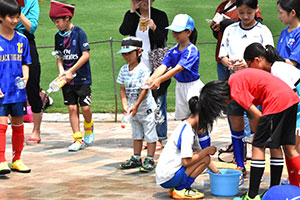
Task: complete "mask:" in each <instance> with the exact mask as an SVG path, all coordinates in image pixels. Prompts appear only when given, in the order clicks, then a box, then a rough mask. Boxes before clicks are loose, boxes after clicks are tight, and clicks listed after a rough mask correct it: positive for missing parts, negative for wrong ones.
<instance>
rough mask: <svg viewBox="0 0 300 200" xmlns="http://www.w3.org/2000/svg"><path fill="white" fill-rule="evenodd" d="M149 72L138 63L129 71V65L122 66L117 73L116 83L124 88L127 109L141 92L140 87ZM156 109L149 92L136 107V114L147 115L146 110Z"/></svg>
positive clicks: (142, 64) (143, 65)
mask: <svg viewBox="0 0 300 200" xmlns="http://www.w3.org/2000/svg"><path fill="white" fill-rule="evenodd" d="M149 76H150V71H149V69H148V67H147V66H146V65H145V64H144V63H142V62H140V63H139V64H138V65H137V66H136V67H135V68H134V69H133V70H131V71H129V65H128V64H126V65H124V66H123V67H122V68H121V69H120V72H119V76H118V79H117V82H118V83H119V84H122V85H124V86H125V93H126V98H127V102H128V107H132V106H133V105H134V104H135V103H136V101H137V100H138V98H139V95H140V93H141V91H142V87H141V86H142V85H143V84H144V83H145V81H146V80H147V79H148V78H149ZM155 108H156V103H155V101H154V98H153V96H152V93H151V91H150V90H148V93H147V95H146V96H145V98H144V99H143V101H142V102H141V104H140V105H139V107H138V111H137V114H143V113H144V114H145V115H146V114H147V113H146V111H147V110H148V109H152V111H153V110H154V109H155Z"/></svg>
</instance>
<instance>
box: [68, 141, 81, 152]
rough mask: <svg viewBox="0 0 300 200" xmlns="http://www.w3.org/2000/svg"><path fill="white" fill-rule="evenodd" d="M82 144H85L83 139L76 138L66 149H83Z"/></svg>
mask: <svg viewBox="0 0 300 200" xmlns="http://www.w3.org/2000/svg"><path fill="white" fill-rule="evenodd" d="M84 146H85V145H84V141H83V140H79V139H77V140H75V141H74V142H73V144H71V145H70V146H69V148H68V150H69V151H78V150H80V149H83V148H84Z"/></svg>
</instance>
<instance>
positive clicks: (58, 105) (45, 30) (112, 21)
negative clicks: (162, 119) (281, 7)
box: [35, 0, 284, 112]
mask: <svg viewBox="0 0 300 200" xmlns="http://www.w3.org/2000/svg"><path fill="white" fill-rule="evenodd" d="M65 2H67V3H72V4H75V5H76V9H75V15H74V18H73V19H72V20H73V23H74V24H75V25H78V26H80V27H81V28H83V30H84V31H85V32H86V34H87V36H88V41H89V42H93V41H100V40H109V38H110V37H112V38H113V39H114V40H122V38H124V37H123V36H122V35H121V34H120V33H119V26H120V24H121V23H122V20H123V16H124V14H125V12H126V11H127V10H128V9H129V8H130V0H67V1H65ZM220 2H221V0H211V1H204V0H184V1H182V0H156V1H155V2H154V4H153V7H155V8H158V9H161V10H163V11H165V12H166V13H167V15H168V18H169V22H170V23H171V22H172V19H173V17H174V16H175V15H176V14H179V13H187V14H189V15H191V16H192V17H193V18H194V20H195V23H196V28H197V30H198V42H216V40H215V39H214V38H213V36H212V34H211V30H210V28H209V25H208V24H207V23H206V21H205V19H206V18H212V17H213V15H214V12H215V9H216V7H217V6H218V4H219V3H220ZM260 8H261V11H262V13H263V17H264V24H266V25H267V26H268V27H269V29H270V30H271V31H272V33H273V35H278V34H280V32H281V30H282V29H283V27H284V26H283V25H282V24H281V23H280V21H279V19H278V18H277V9H276V0H261V1H260ZM40 9H41V14H40V21H39V27H38V29H37V31H36V34H35V36H36V43H37V46H53V45H54V35H55V34H56V32H57V29H56V27H55V26H54V24H53V23H52V22H51V20H50V18H49V9H50V1H49V0H40ZM277 39H278V38H275V42H276V43H277ZM168 42H174V39H173V38H172V36H171V33H169V39H168ZM197 47H198V49H199V51H200V66H199V72H200V74H201V80H202V81H203V82H204V83H207V82H208V81H211V80H214V79H217V73H216V62H215V59H214V54H215V45H214V44H203V45H197ZM90 48H91V51H90V53H91V59H90V62H91V68H92V78H93V85H92V98H93V103H92V110H93V112H114V110H115V94H114V86H113V81H114V80H113V73H112V61H111V51H110V44H109V43H101V44H92V45H90ZM119 48H120V43H119V42H116V43H113V50H114V58H115V68H116V76H117V75H118V72H119V69H120V67H121V66H122V65H123V64H124V63H125V62H124V60H123V58H122V56H120V55H116V54H115V53H116V52H117V50H118V49H119ZM52 51H53V48H45V49H38V52H39V56H40V62H41V66H42V75H41V87H42V88H44V89H47V88H48V84H49V83H50V82H51V80H53V79H54V78H55V77H56V76H57V75H58V70H57V67H56V61H55V59H54V58H53V57H52V56H51V52H52ZM174 86H175V80H174V79H173V80H172V84H171V86H170V87H169V89H168V111H174V106H175V88H174ZM117 95H118V111H119V112H120V111H121V103H120V100H119V85H117ZM51 97H52V98H53V99H54V104H53V105H52V106H51V107H49V108H48V109H47V112H67V108H66V106H64V105H63V97H62V93H61V92H57V93H52V94H51Z"/></svg>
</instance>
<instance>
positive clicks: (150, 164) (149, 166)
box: [140, 157, 155, 172]
mask: <svg viewBox="0 0 300 200" xmlns="http://www.w3.org/2000/svg"><path fill="white" fill-rule="evenodd" d="M153 169H155V163H154V160H153V158H148V157H146V158H145V160H144V163H143V166H142V167H141V169H140V171H141V172H150V171H152V170H153Z"/></svg>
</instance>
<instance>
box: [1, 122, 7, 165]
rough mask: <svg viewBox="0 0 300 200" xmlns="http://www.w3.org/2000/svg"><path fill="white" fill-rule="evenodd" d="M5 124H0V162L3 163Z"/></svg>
mask: <svg viewBox="0 0 300 200" xmlns="http://www.w3.org/2000/svg"><path fill="white" fill-rule="evenodd" d="M6 130H7V125H6V124H0V162H4V161H6V160H5V148H6V134H5V133H6Z"/></svg>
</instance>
